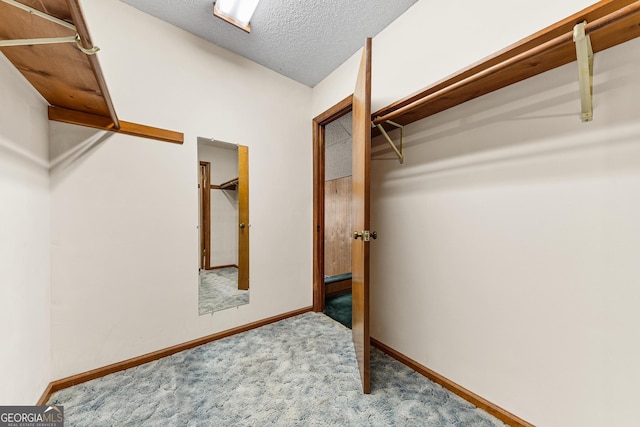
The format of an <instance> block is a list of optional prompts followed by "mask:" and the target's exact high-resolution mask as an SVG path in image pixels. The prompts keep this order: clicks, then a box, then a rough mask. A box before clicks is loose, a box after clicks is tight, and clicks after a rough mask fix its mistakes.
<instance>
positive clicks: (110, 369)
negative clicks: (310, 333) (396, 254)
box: [37, 307, 312, 405]
mask: <svg viewBox="0 0 640 427" xmlns="http://www.w3.org/2000/svg"><path fill="white" fill-rule="evenodd" d="M311 309H312V308H311V307H305V308H301V309H299V310H294V311H290V312H287V313H283V314H280V315H277V316H273V317H269V318H266V319H263V320H258V321H257V322H252V323H249V324H246V325H243V326H238V327H237V328H232V329H227V330H226V331H222V332H218V333H215V334H212V335H207V336H206V337H202V338H198V339H195V340H192V341H188V342H186V343H183V344H178V345H174V346H173V347H169V348H165V349H162V350H158V351H154V352H153V353H147V354H145V355H142V356H138V357H134V358H132V359H127V360H124V361H122V362H118V363H114V364H111V365H108V366H104V367H101V368H97V369H93V370H91V371H87V372H83V373H81V374H77V375H72V376H70V377H67V378H62V379H60V380H57V381H52V382H51V383H50V384H49V385H48V386H47V388H46V390H45V392H44V393H43V394H42V397H40V400H38V403H37V404H38V405H44V404H45V403H46V402H47V401H48V400H49V398H50V397H51V394H52V393H55V392H56V391H59V390H62V389H65V388H68V387H71V386H74V385H78V384H82V383H84V382H87V381H91V380H94V379H96V378H101V377H104V376H106V375H109V374H113V373H115V372H119V371H124V370H125V369H130V368H135V367H136V366H140V365H144V364H145V363H149V362H153V361H154V360H158V359H162V358H163V357H167V356H171V355H172V354H175V353H179V352H181V351H185V350H189V349H191V348H194V347H199V346H201V345H204V344H208V343H210V342H213V341H217V340H219V339H222V338H226V337H230V336H232V335H236V334H239V333H242V332H246V331H250V330H251V329H256V328H259V327H261V326H265V325H269V324H271V323H275V322H279V321H281V320H284V319H288V318H290V317H294V316H298V315H300V314H304V313H308V312H309V311H311Z"/></svg>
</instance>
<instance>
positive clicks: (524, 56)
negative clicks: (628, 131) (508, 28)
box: [374, 0, 640, 125]
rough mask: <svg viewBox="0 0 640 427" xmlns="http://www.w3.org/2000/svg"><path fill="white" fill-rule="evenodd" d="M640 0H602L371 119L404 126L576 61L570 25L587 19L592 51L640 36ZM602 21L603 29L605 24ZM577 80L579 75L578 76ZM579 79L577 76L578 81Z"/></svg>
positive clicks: (383, 109)
mask: <svg viewBox="0 0 640 427" xmlns="http://www.w3.org/2000/svg"><path fill="white" fill-rule="evenodd" d="M639 10H640V2H638V1H637V0H635V1H634V0H605V1H601V2H599V3H596V4H595V5H593V6H590V7H588V8H586V9H584V10H583V11H581V12H578V13H576V14H574V15H572V16H570V17H569V18H566V19H564V20H562V21H560V22H558V23H556V24H554V25H551V26H549V27H547V28H545V29H544V30H541V31H539V32H537V33H535V34H533V35H531V36H530V37H527V38H525V39H523V40H521V41H519V42H517V43H515V44H513V45H511V46H509V47H507V48H505V49H503V50H501V51H499V52H497V53H495V54H494V55H491V56H489V57H487V58H485V59H483V60H482V61H480V62H478V63H476V64H473V65H471V66H470V67H467V68H466V69H463V70H461V71H459V72H457V73H455V74H453V75H451V76H449V77H447V78H445V79H443V80H442V81H440V82H437V83H435V84H433V85H431V86H429V87H427V88H425V89H423V90H421V91H419V92H417V93H415V94H413V95H410V96H408V97H406V98H404V99H402V100H400V101H397V102H394V103H393V104H391V105H389V106H387V107H384V108H382V109H380V110H378V111H377V112H375V113H374V118H375V119H374V121H375V122H376V123H381V122H383V121H385V120H393V121H396V122H398V123H400V124H403V125H406V124H409V123H413V122H415V121H417V120H421V119H423V118H425V117H428V116H430V115H433V114H436V113H438V112H441V111H444V110H446V109H448V108H451V107H454V106H456V105H459V104H461V103H464V102H466V101H469V100H471V99H474V98H477V97H479V96H482V95H485V94H487V93H490V92H493V91H495V90H498V89H501V88H503V87H506V86H509V85H511V84H513V83H516V82H519V81H522V80H525V79H527V78H529V77H533V76H535V75H537V74H540V73H543V72H545V71H549V70H551V69H554V68H557V67H560V66H562V65H565V64H568V63H570V62H573V61H575V60H576V52H575V45H574V43H573V37H572V32H573V27H574V26H575V25H576V24H578V23H580V22H583V21H587V23H588V24H587V33H588V34H589V35H590V37H591V42H592V46H593V49H594V52H598V51H601V50H603V49H606V48H609V47H612V46H615V45H617V44H620V43H623V42H625V41H628V40H631V39H633V38H635V37H638V36H640V14H639V13H638V11H639ZM604 23H606V25H604ZM576 76H577V73H576ZM576 78H577V77H576Z"/></svg>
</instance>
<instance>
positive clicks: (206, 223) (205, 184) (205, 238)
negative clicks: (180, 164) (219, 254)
mask: <svg viewBox="0 0 640 427" xmlns="http://www.w3.org/2000/svg"><path fill="white" fill-rule="evenodd" d="M203 169H204V173H203ZM198 175H199V177H200V182H199V183H198V187H200V269H202V270H211V224H210V223H211V163H210V162H203V161H200V164H199V167H198Z"/></svg>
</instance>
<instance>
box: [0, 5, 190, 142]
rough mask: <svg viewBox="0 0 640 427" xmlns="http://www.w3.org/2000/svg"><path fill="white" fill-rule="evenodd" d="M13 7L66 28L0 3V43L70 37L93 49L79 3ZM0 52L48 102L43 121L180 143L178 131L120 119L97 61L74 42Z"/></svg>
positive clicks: (0, 48)
mask: <svg viewBox="0 0 640 427" xmlns="http://www.w3.org/2000/svg"><path fill="white" fill-rule="evenodd" d="M18 3H20V5H25V6H28V7H30V8H32V9H35V10H36V11H39V12H42V13H44V14H46V15H49V16H52V17H54V18H57V19H59V20H62V21H65V23H69V24H72V26H68V25H67V26H61V25H59V24H58V23H55V22H52V21H50V20H48V19H44V18H43V17H41V16H37V15H35V14H33V13H29V12H28V11H25V10H23V9H20V8H18V7H16V6H14V5H11V4H8V3H5V2H2V1H0V40H23V39H29V41H33V40H31V39H42V38H58V37H71V38H72V37H73V36H76V37H77V38H79V44H80V45H81V46H82V48H84V49H89V50H90V49H92V48H93V47H94V46H93V42H92V40H91V36H90V34H89V29H88V27H87V25H86V22H85V19H84V17H83V15H82V10H81V8H80V3H79V0H21V1H20V2H18ZM20 5H19V6H20ZM21 7H22V6H21ZM63 24H64V23H63ZM73 26H75V31H74V30H73V29H72V28H73ZM67 27H70V28H67ZM0 52H2V53H3V54H4V55H5V56H6V57H7V59H9V61H11V63H12V64H13V65H14V66H15V67H16V68H17V69H18V71H20V73H22V75H23V76H24V77H25V78H26V79H27V80H28V81H29V83H31V85H32V86H33V87H34V88H35V89H36V90H37V91H38V92H40V94H41V95H42V96H43V97H44V99H46V100H47V102H48V103H49V104H50V107H49V120H54V121H61V122H65V123H72V124H76V125H81V126H88V127H94V128H99V129H105V130H109V131H112V132H120V133H125V134H129V135H135V136H140V137H144V138H151V139H156V140H160V141H168V142H173V143H177V144H182V143H183V141H184V135H183V134H182V133H180V132H173V131H168V130H165V129H159V128H154V127H151V126H145V125H140V124H136V123H130V122H124V121H120V120H119V119H118V116H117V114H116V110H115V108H114V106H113V102H112V100H111V97H110V95H109V90H108V88H107V83H106V81H105V79H104V75H103V74H102V69H101V68H100V63H99V61H98V57H97V56H96V55H91V54H86V53H84V52H83V51H82V50H80V49H79V47H78V46H77V45H76V43H56V44H26V45H22V46H3V47H0Z"/></svg>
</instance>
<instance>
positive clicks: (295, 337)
mask: <svg viewBox="0 0 640 427" xmlns="http://www.w3.org/2000/svg"><path fill="white" fill-rule="evenodd" d="M371 373H372V393H371V394H370V395H363V394H362V392H361V388H360V376H359V373H358V368H357V366H356V360H355V354H354V352H353V346H352V343H351V331H350V330H348V329H347V328H345V327H344V326H342V325H341V324H339V323H337V322H335V321H333V320H331V319H329V318H328V317H327V316H325V315H323V314H320V313H306V314H303V315H300V316H296V317H293V318H290V319H286V320H283V321H281V322H277V323H273V324H270V325H267V326H263V327H261V328H258V329H254V330H251V331H247V332H244V333H242V334H238V335H234V336H231V337H228V338H225V339H221V340H218V341H214V342H212V343H209V344H206V345H203V346H200V347H196V348H194V349H191V350H187V351H183V352H181V353H177V354H174V355H172V356H169V357H166V358H163V359H160V360H157V361H154V362H151V363H147V364H145V365H141V366H138V367H136V368H132V369H128V370H126V371H121V372H117V373H114V374H111V375H108V376H106V377H102V378H98V379H96V380H93V381H89V382H86V383H83V384H79V385H76V386H74V387H70V388H68V389H64V390H60V391H58V392H56V393H55V394H53V395H52V397H51V399H50V400H49V404H55V405H63V406H64V413H65V421H66V423H65V425H66V426H92V427H93V426H98V427H100V426H225V427H226V426H459V427H462V426H481V427H484V426H503V425H504V424H502V423H501V422H500V421H498V420H497V419H495V418H493V417H492V416H490V415H489V414H487V413H486V412H484V411H482V410H480V409H478V408H476V407H474V406H473V405H471V404H470V403H468V402H466V401H465V400H462V399H461V398H459V397H458V396H456V395H454V394H452V393H450V392H449V391H447V390H445V389H443V388H442V387H440V386H439V385H437V384H435V383H433V382H431V381H429V380H428V379H426V378H425V377H423V376H422V375H420V374H418V373H416V372H414V371H412V370H411V369H409V368H407V367H405V366H404V365H402V364H401V363H399V362H397V361H396V360H394V359H391V358H390V357H388V356H386V355H384V354H383V353H381V352H380V351H378V350H376V349H372V352H371Z"/></svg>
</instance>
